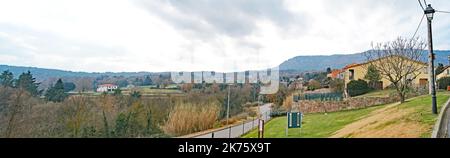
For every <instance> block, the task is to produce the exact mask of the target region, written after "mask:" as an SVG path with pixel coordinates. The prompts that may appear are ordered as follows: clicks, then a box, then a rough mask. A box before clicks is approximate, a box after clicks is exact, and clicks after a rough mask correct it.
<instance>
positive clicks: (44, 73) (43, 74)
mask: <svg viewBox="0 0 450 158" xmlns="http://www.w3.org/2000/svg"><path fill="white" fill-rule="evenodd" d="M5 70H9V71H11V72H12V73H13V74H14V76H15V77H18V76H19V75H20V74H21V73H23V72H27V71H30V72H31V73H32V74H33V76H34V77H36V79H38V80H43V79H47V78H51V77H54V78H63V77H99V76H102V75H108V76H124V77H130V76H144V75H150V74H154V73H151V72H118V73H114V72H105V73H98V72H95V73H88V72H73V71H65V70H57V69H45V68H36V67H23V66H8V65H0V72H3V71H5Z"/></svg>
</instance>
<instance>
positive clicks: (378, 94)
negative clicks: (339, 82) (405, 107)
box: [357, 89, 396, 97]
mask: <svg viewBox="0 0 450 158" xmlns="http://www.w3.org/2000/svg"><path fill="white" fill-rule="evenodd" d="M395 93H396V91H395V90H394V89H384V90H376V91H372V92H369V93H367V94H364V95H360V96H357V97H388V96H389V95H390V94H395Z"/></svg>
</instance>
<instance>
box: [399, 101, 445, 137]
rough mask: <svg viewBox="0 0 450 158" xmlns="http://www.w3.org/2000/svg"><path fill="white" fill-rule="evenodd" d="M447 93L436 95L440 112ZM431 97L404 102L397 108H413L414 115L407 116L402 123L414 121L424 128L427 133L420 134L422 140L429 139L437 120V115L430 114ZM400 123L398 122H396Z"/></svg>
mask: <svg viewBox="0 0 450 158" xmlns="http://www.w3.org/2000/svg"><path fill="white" fill-rule="evenodd" d="M449 97H450V96H449V93H439V94H438V95H437V105H438V110H439V112H440V110H441V108H442V106H444V104H445V102H446V101H447V100H448V99H449ZM430 103H431V97H430V96H428V95H427V96H421V97H418V98H416V99H414V100H412V101H409V102H406V103H404V104H401V105H400V106H399V108H400V109H409V108H413V109H414V111H415V112H414V113H411V114H409V115H408V116H407V117H404V118H402V120H403V121H415V122H419V123H420V124H422V125H424V126H426V128H427V129H428V131H427V132H424V133H422V134H421V136H420V137H422V138H429V137H430V136H431V132H432V130H433V129H432V128H433V126H434V124H435V122H436V120H437V115H434V114H432V113H431V105H430ZM398 121H400V120H398Z"/></svg>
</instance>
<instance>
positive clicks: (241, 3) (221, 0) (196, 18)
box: [136, 0, 303, 38]
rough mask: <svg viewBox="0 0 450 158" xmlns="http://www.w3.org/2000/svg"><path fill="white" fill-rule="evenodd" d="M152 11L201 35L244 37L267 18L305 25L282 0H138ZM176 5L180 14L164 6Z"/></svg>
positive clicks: (283, 23)
mask: <svg viewBox="0 0 450 158" xmlns="http://www.w3.org/2000/svg"><path fill="white" fill-rule="evenodd" d="M136 2H137V4H138V5H140V6H143V7H144V8H145V9H147V10H148V11H149V12H151V13H154V14H156V15H158V16H160V17H161V19H163V20H166V21H168V22H169V23H170V24H171V25H172V26H173V27H175V28H177V29H181V30H183V31H188V32H189V33H191V35H193V36H197V37H200V38H210V37H215V36H216V35H217V34H221V35H227V36H230V37H237V38H239V37H242V36H246V35H249V34H252V33H253V31H255V30H257V28H256V27H257V26H256V20H258V19H266V20H269V21H271V22H272V23H274V24H276V25H277V26H279V27H283V28H287V27H289V26H291V25H293V24H296V25H297V26H296V27H299V26H298V25H303V24H302V23H301V22H300V20H298V19H300V18H301V17H299V16H300V15H294V14H292V13H291V12H289V11H288V10H287V9H286V8H285V6H284V4H283V3H284V2H283V1H282V0H156V1H144V0H136ZM164 7H172V8H174V9H175V10H176V12H178V13H179V14H177V15H176V14H175V13H174V12H172V11H168V10H165V9H162V8H164Z"/></svg>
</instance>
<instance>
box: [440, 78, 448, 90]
mask: <svg viewBox="0 0 450 158" xmlns="http://www.w3.org/2000/svg"><path fill="white" fill-rule="evenodd" d="M437 83H438V88H439V89H447V86H450V77H442V78H440V79H439V80H438V81H437Z"/></svg>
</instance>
